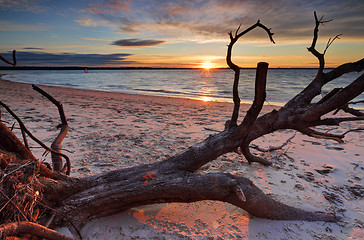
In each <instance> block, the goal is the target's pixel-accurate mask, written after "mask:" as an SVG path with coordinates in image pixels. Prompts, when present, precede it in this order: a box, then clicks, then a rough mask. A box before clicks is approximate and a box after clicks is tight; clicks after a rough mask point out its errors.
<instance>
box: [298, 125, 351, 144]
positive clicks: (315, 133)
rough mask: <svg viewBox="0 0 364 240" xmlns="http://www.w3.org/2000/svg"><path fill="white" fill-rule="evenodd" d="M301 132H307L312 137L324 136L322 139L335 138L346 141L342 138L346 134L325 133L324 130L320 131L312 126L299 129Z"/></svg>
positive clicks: (341, 141)
mask: <svg viewBox="0 0 364 240" xmlns="http://www.w3.org/2000/svg"><path fill="white" fill-rule="evenodd" d="M299 131H300V132H302V133H304V134H306V135H307V136H310V137H314V138H322V139H331V140H335V141H337V142H339V143H343V142H344V141H343V140H342V139H343V138H344V135H336V134H331V133H323V132H319V131H316V130H313V129H311V128H306V129H302V130H299Z"/></svg>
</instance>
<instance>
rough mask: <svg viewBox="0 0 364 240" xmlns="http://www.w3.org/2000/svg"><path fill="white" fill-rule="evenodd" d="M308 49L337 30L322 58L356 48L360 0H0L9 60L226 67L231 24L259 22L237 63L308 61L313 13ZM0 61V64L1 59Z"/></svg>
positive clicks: (354, 54)
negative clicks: (14, 52) (13, 54)
mask: <svg viewBox="0 0 364 240" xmlns="http://www.w3.org/2000/svg"><path fill="white" fill-rule="evenodd" d="M314 11H316V12H317V15H318V16H319V17H321V16H323V15H324V19H326V20H332V21H331V22H328V23H325V24H324V25H323V26H322V25H321V26H320V31H319V40H318V44H317V50H319V51H321V52H322V51H323V50H324V49H325V46H326V43H327V41H328V40H329V38H330V37H331V38H333V37H335V36H336V35H337V34H342V35H341V36H340V39H337V40H335V42H334V43H333V44H332V45H331V46H330V48H329V49H328V50H327V52H326V55H325V60H326V67H336V66H338V65H340V64H343V63H345V62H353V61H357V60H360V59H361V58H363V57H364V54H363V53H364V14H363V12H364V1H362V0H330V1H327V0H315V1H312V0H309V1H308V0H274V1H272V0H210V1H205V0H174V1H166V0H145V1H142V0H88V1H86V0H77V1H75V0H0V55H2V56H3V57H6V58H7V59H9V60H11V51H12V50H13V49H16V50H17V61H18V66H85V67H92V66H104V67H192V68H195V67H201V66H202V64H204V63H206V62H209V63H211V65H212V67H227V65H226V62H225V57H226V51H227V45H228V44H229V41H230V39H229V35H228V33H229V32H230V31H232V32H235V31H236V29H237V28H238V26H239V25H240V24H241V30H243V29H246V28H248V27H249V26H251V25H253V24H255V23H256V22H257V20H258V19H259V20H260V21H261V23H263V24H264V25H266V26H267V27H268V28H271V31H272V32H274V36H273V37H274V40H275V42H276V43H275V44H273V43H271V42H270V41H269V38H268V37H267V34H266V32H265V31H264V30H262V29H258V28H257V29H255V30H253V31H252V32H249V33H248V34H246V35H244V36H243V37H242V38H241V39H240V40H239V41H238V43H237V44H236V45H235V46H234V49H233V61H234V63H236V64H237V65H239V66H240V67H255V66H256V64H257V63H258V62H261V61H264V62H268V63H269V64H270V67H317V66H318V62H317V59H316V58H315V57H314V56H313V55H312V54H310V53H309V52H308V51H307V48H308V47H309V46H310V45H311V42H312V37H313V29H314V26H315V20H314V15H313V12H314ZM0 66H6V64H5V63H2V62H1V63H0Z"/></svg>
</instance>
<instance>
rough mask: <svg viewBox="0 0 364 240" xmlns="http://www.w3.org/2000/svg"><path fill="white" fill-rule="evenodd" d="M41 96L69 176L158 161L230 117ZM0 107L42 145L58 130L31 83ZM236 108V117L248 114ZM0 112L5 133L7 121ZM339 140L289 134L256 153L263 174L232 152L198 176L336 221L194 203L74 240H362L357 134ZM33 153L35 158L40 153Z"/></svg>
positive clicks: (105, 96)
mask: <svg viewBox="0 0 364 240" xmlns="http://www.w3.org/2000/svg"><path fill="white" fill-rule="evenodd" d="M44 89H45V90H46V91H47V92H49V93H50V94H51V95H53V96H54V97H55V98H57V99H58V100H60V101H62V103H63V105H64V109H65V112H66V115H67V118H68V120H69V125H70V131H69V133H68V136H67V137H66V139H65V140H64V142H63V148H65V149H67V150H69V151H72V153H68V155H69V157H70V158H71V159H72V167H73V168H72V172H71V174H72V175H73V176H85V175H88V174H97V173H100V172H105V171H109V170H111V169H116V168H125V167H129V166H135V165H139V164H143V163H152V162H156V161H160V160H162V159H164V158H165V157H167V156H170V155H172V154H174V153H177V152H179V151H180V150H182V149H184V148H186V147H188V146H190V145H193V144H194V143H197V142H198V141H200V140H203V139H204V138H206V137H207V136H208V135H210V134H213V133H215V132H217V131H221V130H222V129H223V126H224V123H225V121H226V120H227V119H229V118H230V113H231V111H232V104H229V103H219V102H202V101H195V100H186V99H178V98H167V97H154V96H141V95H128V94H119V93H106V92H98V91H86V90H75V89H66V88H58V87H48V86H47V87H44ZM0 100H1V101H3V102H5V103H6V104H8V105H9V106H10V107H11V108H12V109H13V111H14V112H15V113H17V114H18V116H20V117H21V118H22V119H23V120H24V123H25V124H26V126H28V128H29V129H30V130H31V131H32V132H33V134H34V135H35V136H37V137H38V138H40V139H41V140H43V141H44V142H45V143H47V144H48V145H50V143H51V142H52V140H53V138H54V137H55V136H56V135H57V133H58V130H57V129H56V126H57V124H59V117H58V115H57V114H58V113H57V110H56V109H55V107H54V105H52V104H51V103H50V102H48V101H47V100H45V98H43V97H42V96H40V95H39V94H38V93H37V92H35V91H33V90H32V89H31V86H30V85H28V84H21V83H13V82H9V81H4V80H0ZM242 108H243V110H242V111H241V114H242V115H243V114H244V113H245V110H246V109H247V106H242ZM273 108H276V107H274V106H268V107H265V109H264V111H265V112H266V111H270V110H272V109H273ZM1 112H2V119H3V120H4V121H7V124H8V125H11V124H12V123H13V122H14V120H12V119H11V118H10V117H9V115H8V114H7V113H5V112H4V110H3V109H1ZM358 127H364V123H363V121H362V122H360V123H359V122H357V123H344V124H342V125H341V126H340V128H338V129H336V130H334V132H344V131H346V130H347V129H350V128H358ZM292 134H293V132H292V131H291V130H287V131H280V132H276V133H274V134H270V135H268V136H264V137H262V138H260V139H258V140H257V141H256V142H254V143H255V144H257V145H259V146H261V147H269V146H278V145H281V144H282V143H283V142H284V141H285V140H286V139H288V138H289V137H290V136H292ZM344 140H345V143H342V144H339V143H336V142H333V141H329V140H318V139H313V138H310V137H307V136H304V135H302V134H300V133H297V135H296V136H295V137H294V138H293V139H292V141H291V142H290V143H289V144H288V145H287V146H285V147H284V148H283V149H282V150H278V151H274V152H271V153H265V154H263V153H260V152H258V153H257V154H260V155H263V156H264V157H265V158H267V159H269V160H270V161H271V162H272V163H273V165H272V166H270V167H264V166H261V165H259V164H252V165H248V164H247V162H246V161H245V160H244V159H243V158H242V157H241V156H238V155H236V154H235V153H234V154H226V155H224V156H221V157H220V158H218V159H217V160H215V161H213V162H211V163H209V164H207V165H205V166H204V167H203V168H202V169H201V172H217V171H219V172H228V173H231V174H236V175H238V176H244V177H248V178H250V179H251V180H252V181H253V182H254V183H255V184H256V185H257V186H258V187H260V188H261V189H263V191H265V192H266V193H269V194H272V196H273V197H274V198H275V199H277V200H279V201H282V202H284V203H286V204H289V205H292V206H297V207H300V208H304V209H308V210H312V211H324V212H331V211H335V212H336V213H337V214H338V215H340V216H342V217H343V221H342V222H339V223H324V222H313V223H310V222H305V221H272V220H265V219H260V218H256V217H252V216H249V215H248V214H247V213H246V212H245V211H243V210H241V209H239V208H237V207H235V206H232V205H230V204H227V203H222V202H215V201H202V202H197V203H190V204H181V203H170V204H157V205H149V206H142V207H139V208H133V209H130V210H129V211H126V212H122V213H120V214H117V215H114V216H110V217H107V218H103V219H97V220H93V221H91V222H89V223H88V224H87V225H86V226H85V227H84V228H83V229H82V231H81V232H82V235H83V237H84V239H364V230H363V227H364V204H363V197H364V193H363V178H364V174H363V170H364V165H363V164H364V159H363V156H364V148H363V145H364V141H363V140H364V133H363V132H350V133H349V134H347V135H346V137H345V139H344ZM32 145H33V146H35V144H32ZM33 152H34V154H35V155H36V156H37V157H39V158H41V159H43V157H42V156H41V154H42V150H40V149H34V150H33ZM46 161H49V160H48V159H47V160H46ZM325 196H326V197H325Z"/></svg>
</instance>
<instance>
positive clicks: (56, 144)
mask: <svg viewBox="0 0 364 240" xmlns="http://www.w3.org/2000/svg"><path fill="white" fill-rule="evenodd" d="M32 87H33V89H34V90H35V91H37V92H39V93H40V94H42V95H43V96H45V97H46V98H47V99H48V100H49V101H51V102H52V103H53V104H54V105H56V106H57V109H58V112H59V115H60V118H61V124H60V125H59V127H60V129H61V130H60V133H59V134H58V136H57V137H56V138H55V139H54V141H53V143H52V145H51V148H52V149H53V151H52V153H51V154H52V163H53V170H54V171H56V172H60V171H62V158H61V156H62V155H60V153H61V144H62V141H63V139H64V138H65V137H66V135H67V132H68V123H67V119H66V115H65V114H64V110H63V106H62V103H60V102H58V101H57V100H56V99H55V98H54V97H52V96H51V95H49V94H48V93H47V92H45V91H44V90H42V89H41V88H39V87H37V86H35V85H32ZM65 160H66V174H67V175H69V174H70V170H71V163H70V161H69V158H65Z"/></svg>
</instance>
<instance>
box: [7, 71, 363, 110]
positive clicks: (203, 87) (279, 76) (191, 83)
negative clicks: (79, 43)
mask: <svg viewBox="0 0 364 240" xmlns="http://www.w3.org/2000/svg"><path fill="white" fill-rule="evenodd" d="M0 74H8V75H7V76H5V77H4V79H7V80H11V81H15V82H24V83H32V84H45V85H53V86H62V87H70V88H78V89H92V90H102V91H110V92H121V93H137V94H149V95H159V96H161V95H162V96H174V97H183V98H192V99H201V100H214V101H230V102H232V84H233V79H234V73H233V71H232V70H230V69H217V70H212V71H210V72H206V71H202V70H199V69H178V70H176V69H171V70H155V69H148V70H145V69H143V70H89V71H88V73H84V71H79V70H59V71H58V70H26V71H25V70H13V71H0ZM315 75H316V70H314V69H269V70H268V76H267V101H268V102H269V103H271V104H279V105H282V104H284V103H286V102H287V101H288V100H289V99H291V98H292V97H294V96H295V95H296V94H298V93H299V92H300V91H302V90H303V89H304V88H305V87H306V86H307V84H308V83H309V82H310V81H311V80H312V79H313V78H314V77H315ZM358 76H359V73H350V74H346V75H345V76H342V77H340V78H338V79H336V80H334V81H332V82H331V83H330V84H327V86H325V88H324V91H328V90H329V89H332V88H334V87H343V86H345V85H346V84H348V83H350V82H351V81H352V80H354V79H355V78H357V77H358ZM254 81H255V70H254V69H243V70H242V71H241V77H240V85H239V91H240V97H241V99H242V101H243V102H251V101H252V100H253V98H254ZM355 100H357V101H359V100H364V94H361V95H360V96H359V97H357V98H356V99H355ZM363 107H364V104H361V106H360V108H363Z"/></svg>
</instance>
